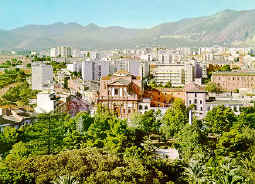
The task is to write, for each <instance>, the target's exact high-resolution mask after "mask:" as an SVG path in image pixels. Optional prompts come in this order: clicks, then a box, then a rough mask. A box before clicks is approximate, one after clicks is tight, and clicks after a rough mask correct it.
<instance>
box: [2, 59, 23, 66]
mask: <svg viewBox="0 0 255 184" xmlns="http://www.w3.org/2000/svg"><path fill="white" fill-rule="evenodd" d="M21 64H22V61H20V60H17V59H12V60H7V61H5V62H4V63H2V64H0V68H10V67H14V66H17V65H21Z"/></svg>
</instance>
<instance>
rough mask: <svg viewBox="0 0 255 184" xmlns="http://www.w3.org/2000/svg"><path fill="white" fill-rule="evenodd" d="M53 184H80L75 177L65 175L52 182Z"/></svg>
mask: <svg viewBox="0 0 255 184" xmlns="http://www.w3.org/2000/svg"><path fill="white" fill-rule="evenodd" d="M52 183H53V184H78V181H77V180H76V179H75V177H73V176H69V175H65V176H59V177H58V179H57V180H56V181H53V182H52Z"/></svg>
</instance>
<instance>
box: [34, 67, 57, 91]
mask: <svg viewBox="0 0 255 184" xmlns="http://www.w3.org/2000/svg"><path fill="white" fill-rule="evenodd" d="M52 82H53V68H52V66H51V65H46V64H42V63H36V64H33V65H32V89H33V90H48V89H50V88H51V84H52Z"/></svg>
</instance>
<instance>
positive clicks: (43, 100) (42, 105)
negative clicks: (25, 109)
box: [35, 92, 56, 113]
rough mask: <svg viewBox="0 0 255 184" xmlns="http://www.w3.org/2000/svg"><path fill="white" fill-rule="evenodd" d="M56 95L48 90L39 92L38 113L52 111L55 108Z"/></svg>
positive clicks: (36, 110)
mask: <svg viewBox="0 0 255 184" xmlns="http://www.w3.org/2000/svg"><path fill="white" fill-rule="evenodd" d="M55 104H56V100H55V95H54V94H50V93H48V92H41V93H38V94H37V107H36V108H35V112H37V113H50V112H52V111H54V109H55Z"/></svg>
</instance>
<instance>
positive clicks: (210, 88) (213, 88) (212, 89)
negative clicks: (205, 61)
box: [205, 82, 221, 93]
mask: <svg viewBox="0 0 255 184" xmlns="http://www.w3.org/2000/svg"><path fill="white" fill-rule="evenodd" d="M205 90H206V91H208V92H214V93H219V92H220V91H221V89H220V87H219V86H218V85H217V84H216V83H214V82H209V83H208V84H206V86H205Z"/></svg>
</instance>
